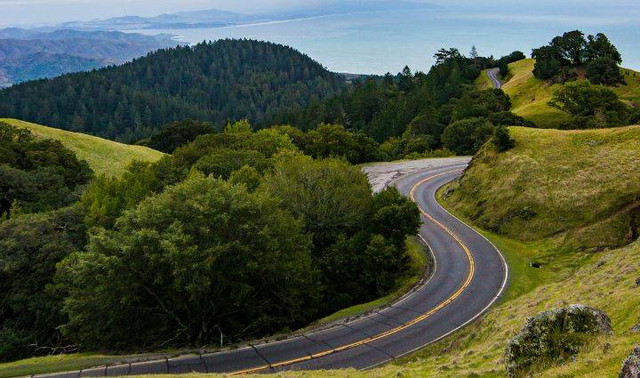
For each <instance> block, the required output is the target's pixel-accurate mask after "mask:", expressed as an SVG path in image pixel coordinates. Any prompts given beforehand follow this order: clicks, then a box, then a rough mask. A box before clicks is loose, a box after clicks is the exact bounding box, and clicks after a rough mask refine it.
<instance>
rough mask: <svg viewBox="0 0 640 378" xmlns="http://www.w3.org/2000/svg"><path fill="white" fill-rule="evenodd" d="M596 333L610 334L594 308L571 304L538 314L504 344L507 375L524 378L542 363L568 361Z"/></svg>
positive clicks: (603, 316)
mask: <svg viewBox="0 0 640 378" xmlns="http://www.w3.org/2000/svg"><path fill="white" fill-rule="evenodd" d="M597 334H606V335H611V334H613V328H611V320H610V319H609V317H608V316H607V314H605V313H604V312H602V311H600V310H598V309H595V308H591V307H587V306H583V305H571V306H569V307H566V308H560V309H554V310H551V311H544V312H541V313H539V314H538V315H536V316H534V317H531V318H528V319H527V324H526V325H525V326H524V328H523V329H522V330H521V331H520V332H519V333H518V334H517V335H516V336H515V337H514V338H513V339H512V340H510V341H509V342H508V343H507V348H506V353H505V363H506V368H507V375H508V376H509V377H515V376H521V375H526V373H527V372H528V371H529V370H530V369H531V368H532V367H539V365H540V364H543V363H545V362H548V363H561V362H565V361H568V360H570V359H571V357H572V356H575V355H576V354H578V352H579V351H580V349H581V347H582V346H583V345H584V344H585V342H586V341H587V339H588V338H590V337H591V336H593V335H597Z"/></svg>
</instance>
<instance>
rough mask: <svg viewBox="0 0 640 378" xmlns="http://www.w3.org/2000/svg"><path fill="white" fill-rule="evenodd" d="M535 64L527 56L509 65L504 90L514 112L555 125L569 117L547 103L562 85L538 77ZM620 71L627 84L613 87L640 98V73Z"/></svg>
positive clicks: (620, 93) (540, 124) (624, 95)
mask: <svg viewBox="0 0 640 378" xmlns="http://www.w3.org/2000/svg"><path fill="white" fill-rule="evenodd" d="M534 63H535V61H534V60H533V59H524V60H520V61H517V62H514V63H511V64H509V75H508V78H509V80H508V81H507V83H505V84H504V86H503V87H502V89H503V90H504V91H505V93H507V94H508V95H509V97H511V103H512V105H513V108H512V111H513V112H514V113H516V114H518V115H520V116H522V117H524V118H526V119H528V120H530V121H533V122H535V123H536V125H538V127H542V128H554V127H557V126H558V125H560V124H561V123H562V122H564V121H566V120H567V119H568V116H567V115H566V114H565V113H563V112H561V111H559V110H558V109H554V108H552V107H550V106H549V105H548V104H547V103H548V102H549V101H550V100H551V98H552V97H553V93H554V91H555V90H557V89H558V88H559V87H560V86H561V84H554V85H550V84H549V83H547V82H545V81H543V80H539V79H536V78H535V77H534V76H533V65H534ZM621 71H622V74H623V76H624V78H625V82H626V84H625V85H620V86H618V87H613V88H612V90H613V91H614V92H616V94H618V96H620V98H621V99H622V100H624V101H627V102H634V101H640V73H639V72H636V71H633V70H630V69H626V68H622V69H621ZM481 76H482V75H481ZM485 76H486V75H485Z"/></svg>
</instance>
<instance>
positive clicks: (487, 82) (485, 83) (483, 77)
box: [475, 70, 493, 90]
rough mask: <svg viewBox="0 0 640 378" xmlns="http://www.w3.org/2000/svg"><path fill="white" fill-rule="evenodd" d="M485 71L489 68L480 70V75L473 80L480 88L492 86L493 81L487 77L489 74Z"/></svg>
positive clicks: (490, 87)
mask: <svg viewBox="0 0 640 378" xmlns="http://www.w3.org/2000/svg"><path fill="white" fill-rule="evenodd" d="M487 71H489V70H483V71H482V72H480V75H479V76H478V77H477V78H476V81H475V86H476V88H478V89H481V90H484V89H492V88H493V81H491V78H490V77H489V74H487Z"/></svg>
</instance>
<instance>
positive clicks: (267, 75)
mask: <svg viewBox="0 0 640 378" xmlns="http://www.w3.org/2000/svg"><path fill="white" fill-rule="evenodd" d="M344 85H345V84H344V78H343V77H342V76H340V75H338V74H334V73H332V72H329V71H327V70H326V69H325V68H324V67H323V66H322V65H320V64H319V63H317V62H315V61H313V60H312V59H311V58H309V57H308V56H306V55H303V54H301V53H300V52H298V51H296V50H294V49H292V48H289V47H285V46H282V45H278V44H273V43H267V42H258V41H250V40H220V41H216V42H208V43H201V44H198V45H195V46H192V47H185V46H182V47H177V48H173V49H164V50H159V51H157V52H155V53H152V54H149V55H147V56H146V57H144V58H140V59H137V60H134V61H133V62H131V63H127V64H124V65H122V66H113V67H108V68H104V69H101V70H97V71H92V72H86V73H77V74H70V75H65V76H61V77H58V78H55V79H51V80H39V81H33V82H27V83H23V84H20V85H16V86H14V87H11V88H7V89H5V90H2V91H0V115H1V116H4V117H12V118H20V119H24V120H28V121H31V122H37V123H42V124H47V125H50V126H53V127H57V128H61V129H66V130H72V131H82V132H87V133H91V134H94V135H99V136H102V137H107V138H111V139H117V140H124V141H129V140H134V139H140V138H143V137H146V136H149V135H150V134H151V133H153V131H154V130H155V129H157V128H158V127H160V126H161V125H163V124H166V123H169V122H173V121H177V120H182V119H185V118H194V119H199V120H202V121H210V122H213V123H214V124H216V125H221V124H223V123H226V122H227V121H228V120H237V119H241V118H247V119H249V120H250V121H252V122H253V123H254V124H257V125H260V124H261V123H262V122H263V121H265V120H268V119H271V118H273V116H274V115H275V114H279V113H282V112H289V111H294V110H295V109H297V108H299V107H301V106H305V105H307V104H308V103H309V102H310V101H311V100H312V99H319V100H322V99H324V98H328V97H330V96H332V95H334V94H336V93H338V92H339V91H340V90H341V89H342V88H343V86H344Z"/></svg>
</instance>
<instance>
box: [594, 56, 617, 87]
mask: <svg viewBox="0 0 640 378" xmlns="http://www.w3.org/2000/svg"><path fill="white" fill-rule="evenodd" d="M587 79H589V81H591V82H592V83H593V84H603V85H617V84H623V83H624V77H623V76H622V74H621V73H620V68H619V67H618V64H617V63H616V61H615V60H613V59H611V58H609V57H602V58H597V59H596V60H594V61H593V62H591V63H589V65H588V66H587Z"/></svg>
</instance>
